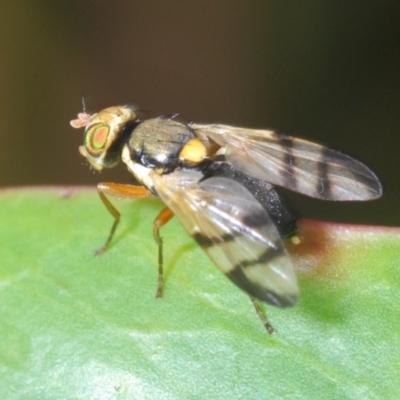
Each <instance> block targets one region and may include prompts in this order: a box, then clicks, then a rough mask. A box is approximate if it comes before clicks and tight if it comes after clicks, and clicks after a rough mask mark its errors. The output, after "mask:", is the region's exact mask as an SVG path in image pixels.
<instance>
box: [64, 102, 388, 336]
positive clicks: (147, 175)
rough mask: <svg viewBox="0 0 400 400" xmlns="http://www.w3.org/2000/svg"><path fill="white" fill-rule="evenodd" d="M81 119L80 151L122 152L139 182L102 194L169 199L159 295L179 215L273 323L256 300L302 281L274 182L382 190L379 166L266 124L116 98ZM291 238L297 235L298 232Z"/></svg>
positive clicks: (288, 297) (320, 189) (99, 156)
mask: <svg viewBox="0 0 400 400" xmlns="http://www.w3.org/2000/svg"><path fill="white" fill-rule="evenodd" d="M71 125H72V126H73V127H74V128H81V127H82V128H83V127H84V128H85V134H84V144H83V146H80V147H79V151H80V153H81V154H82V155H83V156H84V157H85V158H86V159H87V160H88V162H89V163H90V164H91V166H92V167H93V168H95V169H97V170H101V169H102V168H110V167H114V166H115V165H117V164H118V162H119V161H120V160H122V161H123V162H124V163H125V164H126V166H127V167H128V170H129V171H130V172H131V173H132V174H133V175H134V176H135V178H136V179H137V181H138V182H139V183H140V185H139V186H133V185H126V184H119V183H112V182H102V183H99V184H98V186H97V190H98V193H99V196H100V198H101V200H102V202H103V203H104V205H105V206H106V208H107V209H108V211H109V212H110V214H111V215H112V216H113V217H114V223H113V225H112V227H111V230H110V233H109V235H108V237H107V240H106V241H105V243H104V245H103V246H102V247H101V248H100V249H98V250H97V252H96V253H97V254H100V253H101V252H103V251H104V250H105V249H106V248H107V246H108V245H109V243H110V242H111V240H112V238H113V236H114V233H115V230H116V228H117V225H118V223H119V220H120V214H119V212H118V211H117V209H116V208H115V207H114V206H113V205H112V203H111V202H110V200H109V199H108V197H107V195H111V196H117V197H120V198H143V197H149V196H157V197H159V198H160V199H161V200H162V201H163V202H164V203H165V205H166V207H165V208H164V209H163V210H162V211H161V212H160V214H159V215H158V216H157V217H156V219H155V221H154V229H153V234H154V239H155V241H156V243H157V246H158V287H157V295H156V296H157V297H162V295H163V241H162V238H161V236H160V229H161V228H162V226H164V225H165V224H166V223H167V222H168V221H169V220H170V219H171V218H172V217H173V216H176V217H177V218H178V220H179V221H180V222H181V224H182V225H183V227H184V228H185V230H186V231H187V232H188V233H189V235H191V236H192V237H193V238H194V239H195V240H196V241H197V243H198V244H199V245H200V246H201V247H202V248H203V250H204V251H205V252H206V253H207V255H208V256H209V257H210V259H211V260H212V261H213V262H214V264H215V265H216V266H217V267H218V268H219V269H220V270H221V271H222V272H223V273H224V274H225V275H226V276H227V277H228V278H229V279H230V280H231V281H232V282H234V283H235V284H236V285H237V286H238V287H239V288H241V289H242V290H244V291H245V292H246V293H247V294H248V295H249V296H250V298H251V301H252V302H253V305H254V307H255V309H256V311H257V314H258V315H259V317H260V319H261V321H262V322H263V324H264V326H265V327H266V329H267V330H268V332H269V333H272V332H273V331H274V328H273V327H272V326H271V324H270V323H269V322H268V320H267V318H266V317H265V315H264V314H263V313H262V311H261V309H260V306H259V304H258V302H257V300H261V301H263V302H266V303H268V304H271V305H274V306H276V307H289V306H293V305H295V304H296V303H297V301H298V298H299V287H298V283H297V278H296V275H295V272H294V269H293V265H292V261H291V259H290V257H289V255H288V253H287V251H286V249H285V246H284V242H283V239H284V238H288V237H291V236H293V235H294V234H295V232H296V216H295V215H294V214H293V213H292V212H291V211H290V210H289V209H288V208H287V207H286V206H285V203H284V202H283V200H282V199H281V198H280V197H279V195H278V194H277V192H276V191H275V189H274V186H273V185H279V186H282V187H285V188H288V189H291V190H293V191H296V192H299V193H302V194H305V195H308V196H311V197H315V198H319V199H323V200H338V201H342V200H346V201H357V200H358V201H362V200H372V199H376V198H378V197H380V196H381V194H382V188H381V184H380V182H379V180H378V178H377V177H376V175H375V174H374V173H373V172H372V171H371V170H370V169H369V168H367V167H366V166H365V165H364V164H362V163H360V162H359V161H357V160H355V159H353V158H351V157H349V156H347V155H345V154H342V153H340V152H337V151H335V150H332V149H330V148H327V147H324V146H321V145H318V144H315V143H312V142H308V141H306V140H302V139H298V138H294V137H291V136H286V135H282V134H278V133H276V132H274V131H271V130H258V129H247V128H239V127H234V126H228V125H220V124H197V123H193V122H191V123H182V122H179V121H176V120H175V119H173V118H154V119H148V120H144V121H142V120H140V119H139V118H138V115H137V113H136V111H135V109H134V108H132V107H128V106H116V107H109V108H106V109H104V110H102V111H100V112H98V113H96V114H93V115H90V114H87V113H86V112H83V113H80V114H78V119H75V120H72V121H71ZM294 239H297V238H296V237H295V238H294Z"/></svg>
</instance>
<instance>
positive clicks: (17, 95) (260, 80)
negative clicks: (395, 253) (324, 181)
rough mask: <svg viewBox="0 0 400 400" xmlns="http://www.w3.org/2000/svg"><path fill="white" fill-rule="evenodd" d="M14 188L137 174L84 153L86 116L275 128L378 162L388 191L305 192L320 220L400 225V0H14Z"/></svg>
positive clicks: (8, 174) (304, 207) (4, 143)
mask: <svg viewBox="0 0 400 400" xmlns="http://www.w3.org/2000/svg"><path fill="white" fill-rule="evenodd" d="M0 85H1V89H0V122H1V125H2V129H1V130H0V138H1V142H0V143H1V145H0V186H2V187H5V186H17V185H43V184H46V185H48V184H56V185H60V184H62V185H66V184H74V185H75V184H91V185H94V184H95V183H97V182H99V181H101V180H105V181H109V180H114V181H117V182H128V181H129V178H130V177H129V174H128V172H127V171H125V167H124V166H120V167H118V168H116V169H115V170H110V171H105V172H103V173H102V174H101V175H99V174H98V173H93V171H91V170H90V169H89V168H88V166H87V165H86V163H85V162H83V159H82V157H81V156H80V155H79V153H78V150H77V148H78V146H79V145H80V144H81V142H82V134H83V131H76V130H73V129H72V128H71V127H70V126H69V120H71V119H72V118H74V117H75V116H76V114H77V113H78V112H80V111H81V110H82V104H81V98H82V96H84V97H85V99H86V107H87V110H88V111H89V112H93V111H96V110H99V109H101V108H103V107H107V106H110V105H117V104H124V103H131V104H132V103H133V104H135V105H137V106H138V107H139V108H140V109H142V110H149V111H151V112H152V113H154V114H155V115H157V114H172V113H175V112H182V113H183V117H184V118H185V119H188V120H195V121H197V122H204V123H207V122H210V123H214V122H220V123H225V124H232V125H238V126H245V127H254V128H272V129H277V130H279V131H280V132H284V133H287V134H291V135H294V136H298V137H303V138H306V139H309V140H312V141H317V142H320V143H324V144H327V145H329V146H330V147H333V148H335V149H338V150H341V151H343V152H345V153H348V154H350V155H352V156H354V157H356V158H358V159H359V160H361V161H363V162H364V163H366V164H367V165H368V166H369V167H370V168H371V169H372V170H374V171H375V172H376V173H377V175H378V176H379V177H380V178H381V180H382V184H383V187H384V196H383V198H382V199H381V200H378V201H374V202H367V203H345V204H344V203H331V202H322V201H318V200H313V199H308V198H305V197H304V196H300V195H294V196H291V200H292V202H293V203H294V205H295V206H296V207H297V208H298V209H299V211H300V212H301V213H302V214H303V215H305V216H308V217H313V218H320V219H328V220H338V221H339V220H340V221H347V222H359V223H373V224H379V225H400V207H399V182H400V179H399V169H400V160H399V154H400V138H399V135H400V116H399V113H400V6H399V4H398V2H397V1H379V2H378V1H367V0H364V1H351V2H340V1H331V0H325V1H323V0H321V1H305V0H304V1H299V0H292V1H290V0H288V1H278V0H276V1H240V0H221V1H211V0H208V1H207V0H204V1H196V2H194V1H191V2H189V1H184V0H181V1H174V0H169V1H161V0H160V1H151V0H139V1H134V0H133V1H128V0H113V1H95V0H79V1H78V0H68V1H55V0H52V1H49V0H48V1H45V0H42V1H39V0H26V1H19V0H16V1H4V0H3V1H2V2H1V13H0Z"/></svg>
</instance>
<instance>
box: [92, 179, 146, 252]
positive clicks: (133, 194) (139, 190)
mask: <svg viewBox="0 0 400 400" xmlns="http://www.w3.org/2000/svg"><path fill="white" fill-rule="evenodd" d="M97 192H98V193H99V196H100V199H101V201H102V202H103V204H104V205H105V206H106V208H107V210H108V211H109V213H110V214H111V215H112V216H113V217H114V223H113V224H112V226H111V230H110V233H109V235H108V237H107V240H106V241H105V243H104V244H103V246H101V247H100V248H99V249H97V250H96V252H95V255H96V256H98V255H99V254H101V253H102V252H103V251H104V250H105V249H106V248H107V247H108V245H109V244H110V242H111V240H112V238H113V236H114V233H115V230H116V229H117V226H118V223H119V219H120V213H119V212H118V210H117V209H116V208H115V207H114V206H113V205H112V203H111V202H110V200H108V198H107V196H106V194H108V195H111V196H117V197H120V198H125V199H127V198H129V199H138V198H143V197H150V196H152V194H151V192H149V191H148V190H147V189H146V188H145V187H143V186H131V185H123V184H120V183H111V182H102V183H99V184H98V185H97Z"/></svg>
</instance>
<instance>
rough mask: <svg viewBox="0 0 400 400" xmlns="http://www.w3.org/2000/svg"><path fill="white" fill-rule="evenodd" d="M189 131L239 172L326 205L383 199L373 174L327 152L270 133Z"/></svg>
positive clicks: (218, 127) (197, 127) (232, 129)
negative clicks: (208, 142)
mask: <svg viewBox="0 0 400 400" xmlns="http://www.w3.org/2000/svg"><path fill="white" fill-rule="evenodd" d="M189 126H190V128H191V129H192V130H193V131H194V132H195V133H196V135H198V136H199V137H204V136H207V137H209V138H211V139H212V140H214V141H215V142H217V143H218V144H219V145H220V146H221V147H222V149H225V157H226V159H227V160H228V161H229V162H230V163H231V164H232V165H233V166H234V167H235V168H237V169H239V170H240V171H242V172H244V173H246V174H248V175H250V176H253V177H254V178H257V179H260V180H263V181H267V182H269V183H272V184H276V185H279V186H283V187H286V188H288V189H291V190H294V191H296V192H299V193H303V194H306V195H308V196H311V197H316V198H320V199H325V200H371V199H374V198H377V197H380V196H381V194H382V188H381V184H380V182H379V180H378V178H377V177H376V175H375V174H374V173H373V172H372V171H371V170H370V169H369V168H367V167H366V166H365V165H364V164H362V163H360V162H359V161H357V160H354V159H353V158H351V157H349V156H347V155H345V154H342V153H340V152H338V151H335V150H332V149H329V148H327V147H324V146H320V145H318V144H315V143H312V142H308V141H305V140H302V139H297V138H293V137H291V136H285V135H281V134H278V133H275V132H273V131H268V130H255V129H245V128H236V127H232V126H226V125H218V124H213V125H201V124H194V123H191V124H189Z"/></svg>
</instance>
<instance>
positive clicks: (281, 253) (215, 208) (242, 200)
mask: <svg viewBox="0 0 400 400" xmlns="http://www.w3.org/2000/svg"><path fill="white" fill-rule="evenodd" d="M185 174H186V175H185ZM154 187H155V189H156V191H157V194H158V195H159V197H160V198H161V199H162V200H163V201H164V202H165V203H166V205H167V206H168V207H169V208H170V209H171V210H172V212H173V213H174V214H175V216H176V217H177V218H178V219H179V221H180V222H181V223H182V225H183V226H184V228H185V229H186V231H187V232H188V233H189V234H190V235H191V236H193V237H194V239H195V240H196V241H197V242H198V243H199V245H200V246H201V247H202V248H203V249H204V251H205V252H206V253H207V254H208V255H209V257H210V258H211V259H212V260H213V262H214V263H215V264H216V265H217V266H218V267H219V269H220V270H221V271H222V272H223V273H225V274H226V275H227V276H228V277H229V278H230V279H231V280H232V281H233V282H234V283H235V284H236V285H237V286H239V287H240V288H241V289H243V290H244V291H246V292H247V293H248V294H249V295H251V296H254V297H256V298H258V299H260V300H262V301H265V302H267V303H270V304H273V305H275V306H278V307H286V306H291V305H294V304H295V303H296V301H297V299H298V296H299V289H298V286H297V280H296V275H295V273H294V270H293V267H292V263H291V260H290V258H289V256H288V255H287V253H286V250H285V248H284V246H283V243H282V240H281V238H280V236H279V233H278V231H277V229H276V228H275V226H274V224H273V222H272V221H271V219H270V217H269V216H268V214H267V212H266V211H265V210H264V208H263V207H262V206H261V205H260V204H259V203H258V202H257V200H256V199H255V198H254V197H253V196H252V195H251V193H250V192H249V191H248V190H247V189H245V188H244V187H243V186H241V185H240V184H239V183H237V182H235V181H233V180H231V179H227V178H218V177H215V178H210V179H207V180H205V181H204V182H201V183H198V182H197V180H196V179H191V177H190V173H185V172H180V171H178V172H175V173H173V174H168V175H163V176H157V177H155V178H154Z"/></svg>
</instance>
